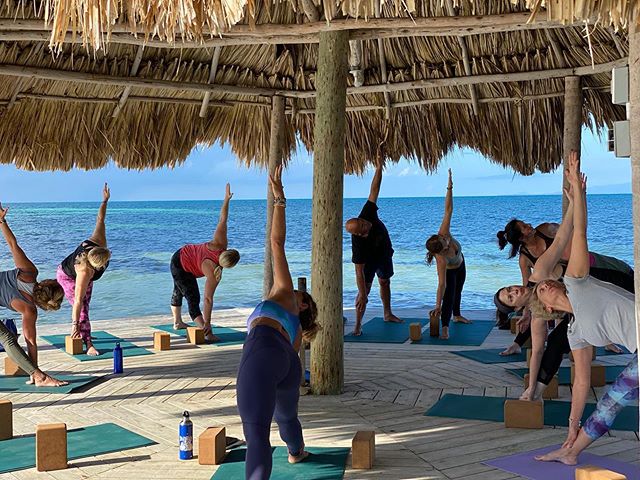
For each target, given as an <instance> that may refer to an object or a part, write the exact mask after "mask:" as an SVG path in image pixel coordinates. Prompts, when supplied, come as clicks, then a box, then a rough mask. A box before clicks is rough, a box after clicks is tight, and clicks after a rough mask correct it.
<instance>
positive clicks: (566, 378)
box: [507, 365, 626, 385]
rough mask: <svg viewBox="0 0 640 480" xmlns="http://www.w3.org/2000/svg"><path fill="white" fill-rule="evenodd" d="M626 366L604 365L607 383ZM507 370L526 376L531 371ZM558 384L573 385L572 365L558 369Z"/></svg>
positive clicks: (612, 380)
mask: <svg viewBox="0 0 640 480" xmlns="http://www.w3.org/2000/svg"><path fill="white" fill-rule="evenodd" d="M625 368H626V367H625V366H617V365H616V366H615V367H612V366H610V365H607V366H606V367H604V376H605V380H606V382H607V383H613V382H614V381H615V380H616V378H617V377H618V375H620V372H622V370H624V369H625ZM507 372H509V373H512V374H513V375H515V376H517V377H520V378H524V376H525V375H526V374H527V373H529V369H528V368H509V369H507ZM558 384H559V385H571V368H570V367H560V369H559V370H558Z"/></svg>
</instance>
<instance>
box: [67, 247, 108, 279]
mask: <svg viewBox="0 0 640 480" xmlns="http://www.w3.org/2000/svg"><path fill="white" fill-rule="evenodd" d="M99 246H100V245H98V244H97V243H96V242H93V241H91V240H85V241H84V242H82V243H81V244H80V245H78V248H76V249H75V250H74V252H73V253H72V254H71V255H69V256H68V257H67V258H65V259H64V260H63V261H62V263H61V264H60V266H61V267H62V271H63V272H64V273H66V274H67V276H69V277H71V278H73V279H75V278H76V269H75V266H76V259H77V258H78V257H79V256H80V255H82V254H83V253H89V252H90V251H91V250H92V249H93V248H95V247H99ZM108 266H109V262H107V264H106V265H105V266H104V268H102V269H100V270H98V269H97V268H93V267H91V268H93V278H92V279H91V281H92V282H94V281H96V280H99V279H100V277H102V275H103V274H104V271H105V270H106V269H107V267H108Z"/></svg>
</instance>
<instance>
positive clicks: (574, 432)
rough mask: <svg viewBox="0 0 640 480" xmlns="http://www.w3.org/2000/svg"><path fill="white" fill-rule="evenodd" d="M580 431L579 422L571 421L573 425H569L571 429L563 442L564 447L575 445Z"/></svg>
mask: <svg viewBox="0 0 640 480" xmlns="http://www.w3.org/2000/svg"><path fill="white" fill-rule="evenodd" d="M579 432H580V427H579V426H578V424H577V422H573V423H571V425H569V431H568V432H567V439H566V440H565V441H564V443H563V444H562V448H571V447H573V444H574V443H575V442H576V439H577V438H578V433H579Z"/></svg>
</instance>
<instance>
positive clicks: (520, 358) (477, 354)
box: [451, 348, 527, 364]
mask: <svg viewBox="0 0 640 480" xmlns="http://www.w3.org/2000/svg"><path fill="white" fill-rule="evenodd" d="M503 351H504V348H484V349H482V350H466V351H461V352H451V353H453V354H455V355H460V356H461V357H465V358H468V359H470V360H475V361H476V362H480V363H484V364H491V363H514V362H526V361H527V350H526V349H522V352H520V353H517V354H515V355H500V352H503Z"/></svg>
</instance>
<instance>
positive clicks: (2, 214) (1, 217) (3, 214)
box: [0, 203, 9, 221]
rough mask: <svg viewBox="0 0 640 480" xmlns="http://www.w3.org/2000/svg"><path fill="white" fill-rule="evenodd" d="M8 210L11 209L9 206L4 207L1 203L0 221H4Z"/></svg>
mask: <svg viewBox="0 0 640 480" xmlns="http://www.w3.org/2000/svg"><path fill="white" fill-rule="evenodd" d="M8 211H9V207H7V208H3V207H2V203H0V221H4V217H6V216H7V212H8Z"/></svg>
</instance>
